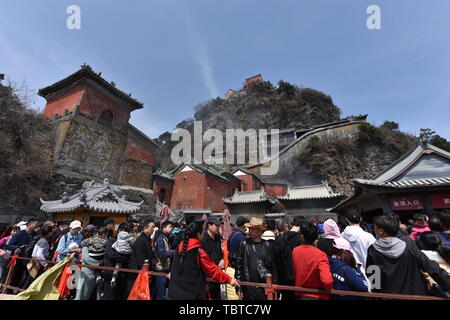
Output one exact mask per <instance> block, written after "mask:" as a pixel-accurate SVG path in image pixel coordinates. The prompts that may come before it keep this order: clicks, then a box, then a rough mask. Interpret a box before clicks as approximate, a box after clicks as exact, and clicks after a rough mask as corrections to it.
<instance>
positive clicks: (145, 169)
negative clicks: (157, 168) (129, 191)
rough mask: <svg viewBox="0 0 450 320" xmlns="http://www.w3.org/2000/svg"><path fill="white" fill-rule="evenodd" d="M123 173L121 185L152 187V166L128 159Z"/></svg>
mask: <svg viewBox="0 0 450 320" xmlns="http://www.w3.org/2000/svg"><path fill="white" fill-rule="evenodd" d="M123 172H124V175H123V178H122V183H123V184H126V185H131V186H136V187H141V188H150V187H151V186H152V185H153V176H152V174H153V166H151V165H148V164H146V163H143V162H142V161H138V160H134V159H130V158H128V159H127V160H126V161H125V163H124V171H123Z"/></svg>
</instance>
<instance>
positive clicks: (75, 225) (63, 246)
mask: <svg viewBox="0 0 450 320" xmlns="http://www.w3.org/2000/svg"><path fill="white" fill-rule="evenodd" d="M80 231H81V222H80V221H78V220H74V221H72V222H71V223H70V225H69V232H67V233H66V234H65V235H64V236H63V237H61V239H59V243H58V249H57V250H58V259H57V261H61V260H63V259H64V258H66V257H67V256H68V255H69V254H70V253H71V252H76V253H81V249H80V247H81V241H82V240H83V236H82V235H81V233H80ZM72 243H76V244H77V246H75V245H74V244H72Z"/></svg>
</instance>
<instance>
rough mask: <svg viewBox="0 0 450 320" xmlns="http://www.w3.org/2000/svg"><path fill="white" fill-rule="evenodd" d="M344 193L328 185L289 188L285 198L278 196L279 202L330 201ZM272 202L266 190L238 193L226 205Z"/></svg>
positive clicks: (225, 201)
mask: <svg viewBox="0 0 450 320" xmlns="http://www.w3.org/2000/svg"><path fill="white" fill-rule="evenodd" d="M343 195H344V194H343V193H335V192H333V190H332V189H331V188H330V187H329V186H328V185H327V184H326V183H324V184H321V185H315V186H304V187H288V191H287V193H286V195H285V196H277V197H276V198H277V199H279V200H302V199H329V198H335V197H341V196H343ZM264 201H270V198H269V197H268V196H267V194H266V193H265V192H264V190H257V191H237V192H235V193H234V194H233V195H232V196H231V197H230V198H225V199H224V200H223V202H224V203H229V204H238V203H256V202H264Z"/></svg>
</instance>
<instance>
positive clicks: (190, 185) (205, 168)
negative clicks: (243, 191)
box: [153, 163, 242, 216]
mask: <svg viewBox="0 0 450 320" xmlns="http://www.w3.org/2000/svg"><path fill="white" fill-rule="evenodd" d="M241 183H242V180H241V179H239V178H238V177H236V176H234V175H233V174H232V173H231V172H230V171H228V170H226V169H225V168H224V167H222V166H220V165H216V164H185V163H183V164H181V165H179V166H178V167H177V168H175V169H174V170H172V171H170V172H161V171H158V172H156V173H155V174H154V184H153V191H154V194H153V196H154V199H155V200H158V201H160V202H162V203H165V204H167V205H168V206H169V207H170V209H171V210H172V211H173V210H177V211H182V214H189V215H200V216H202V215H203V214H206V215H210V214H217V215H219V214H222V212H223V211H224V210H225V209H226V208H227V207H226V205H225V204H224V203H223V201H222V199H223V198H224V197H228V196H231V195H232V194H233V192H234V191H235V190H236V189H239V188H240V186H241Z"/></svg>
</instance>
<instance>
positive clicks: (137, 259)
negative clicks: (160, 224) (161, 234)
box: [128, 218, 156, 291]
mask: <svg viewBox="0 0 450 320" xmlns="http://www.w3.org/2000/svg"><path fill="white" fill-rule="evenodd" d="M140 226H141V228H142V229H141V232H140V235H139V237H138V238H137V239H136V241H135V242H134V245H133V251H132V253H131V269H136V270H141V269H142V267H143V266H144V264H145V262H146V261H147V263H148V265H149V270H151V268H152V266H153V264H154V251H153V247H152V245H151V235H152V234H153V231H154V230H155V227H156V223H155V221H154V220H153V219H151V218H148V219H146V220H144V221H142V222H141V223H140ZM136 278H137V274H136V273H130V274H129V280H128V291H130V290H131V288H132V287H133V284H134V282H135V281H136Z"/></svg>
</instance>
